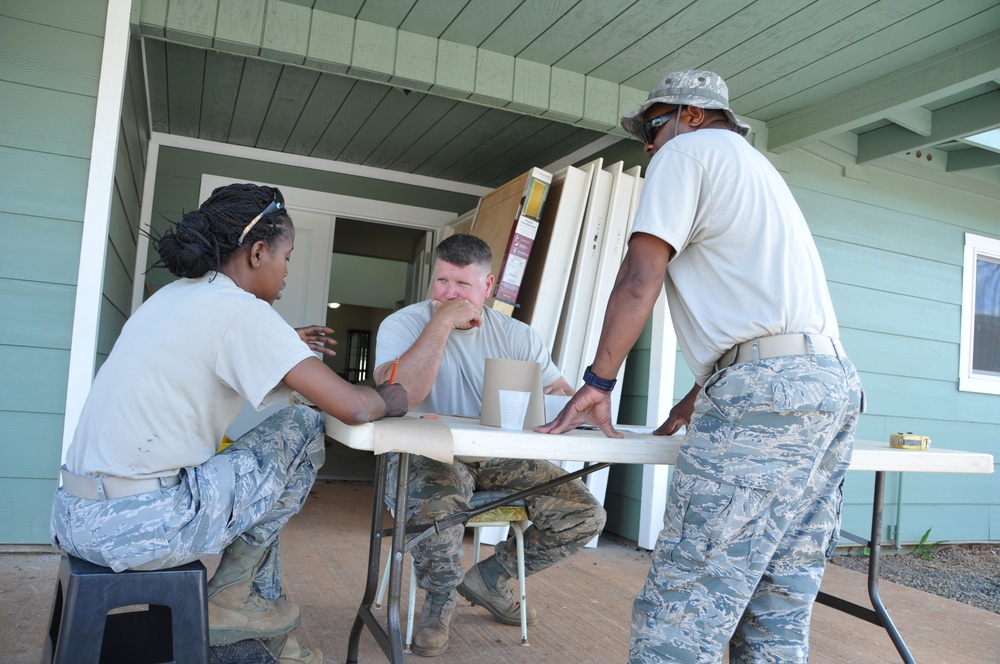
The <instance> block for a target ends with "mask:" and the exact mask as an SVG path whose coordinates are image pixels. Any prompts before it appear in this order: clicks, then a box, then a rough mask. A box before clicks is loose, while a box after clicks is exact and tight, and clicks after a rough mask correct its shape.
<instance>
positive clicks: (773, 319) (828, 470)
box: [537, 71, 863, 664]
mask: <svg viewBox="0 0 1000 664" xmlns="http://www.w3.org/2000/svg"><path fill="white" fill-rule="evenodd" d="M621 125H622V127H623V128H624V129H625V130H626V131H627V132H629V133H630V134H631V135H633V136H635V137H636V138H639V139H640V140H642V141H643V143H645V150H646V152H647V153H648V154H651V155H652V156H653V157H652V160H651V161H650V164H649V168H648V170H647V174H646V186H645V188H644V189H643V192H642V199H641V201H640V204H639V209H638V211H637V213H636V218H635V223H634V225H633V227H632V235H631V238H630V240H629V247H628V252H627V254H626V256H625V259H624V261H623V263H622V266H621V269H620V270H619V272H618V276H617V278H616V281H615V286H614V289H613V291H612V294H611V298H610V301H609V303H608V308H607V314H606V315H605V318H604V328H603V331H602V333H601V339H600V345H599V347H598V349H597V356H596V358H595V359H594V363H593V365H591V366H590V367H589V368H588V370H587V373H586V374H585V376H584V382H586V383H587V385H585V386H584V387H583V388H581V389H580V391H578V392H577V394H576V396H575V397H574V398H573V400H572V401H571V402H570V403H569V404H568V405H567V406H566V408H564V409H563V411H562V412H561V413H560V415H559V417H558V418H556V420H555V421H554V422H552V423H550V424H548V425H545V426H543V427H539V428H538V429H537V430H539V431H544V432H549V433H562V432H564V431H567V430H569V429H571V428H573V427H574V426H575V425H576V424H578V423H580V422H584V421H586V422H589V423H592V424H596V425H599V426H600V427H601V430H602V431H604V433H605V434H606V435H608V436H611V437H620V436H621V434H619V433H618V432H617V431H615V429H614V427H613V425H612V422H611V405H610V399H609V390H610V389H611V387H612V386H613V384H614V381H612V380H607V379H605V378H601V377H602V376H615V375H617V374H618V370H619V368H620V367H621V364H622V362H623V361H624V360H625V355H626V354H627V353H628V351H629V349H630V348H631V347H632V345H633V343H634V342H635V340H636V339H637V338H638V336H639V333H640V332H641V331H642V329H643V327H644V325H645V323H646V320H647V318H648V317H649V314H650V312H651V311H652V309H653V305H654V303H655V301H656V297H657V295H658V294H659V290H660V284H661V283H663V284H665V286H666V291H667V298H668V301H669V305H670V313H671V317H672V319H673V323H674V328H675V330H676V332H677V339H678V341H679V343H680V347H681V351H682V352H683V354H684V358H685V360H686V361H687V363H688V365H689V366H690V368H691V370H692V371H693V373H694V375H695V385H694V387H693V388H692V389H691V391H690V392H689V393H688V394H687V396H685V397H684V398H683V399H682V400H681V401H680V402H679V403H678V404H677V405H676V406H674V408H673V409H672V410H671V411H670V415H669V417H668V418H667V421H666V422H664V423H663V424H662V425H661V426H660V427H659V428H658V429H657V430H656V431H655V433H657V434H660V435H670V434H673V433H675V432H676V431H677V430H678V429H679V428H680V427H681V426H682V425H687V437H686V439H685V442H684V443H683V445H682V446H681V452H680V456H679V457H678V460H677V467H676V470H675V472H674V476H673V481H672V483H671V486H670V495H669V499H668V503H667V510H666V515H665V517H664V529H663V531H662V532H661V533H660V536H659V539H658V541H657V543H656V548H655V550H654V552H653V558H652V565H651V568H650V571H649V576H648V578H647V580H646V584H645V587H644V588H643V589H642V591H641V592H640V593H639V596H638V597H637V598H636V601H635V605H634V607H633V613H632V640H631V648H630V651H629V661H631V662H633V663H639V662H664V661H669V662H719V661H721V660H722V653H723V650H724V648H725V647H726V645H727V643H728V644H729V656H730V661H731V662H733V663H734V664H735V663H736V662H759V661H768V662H805V661H806V660H807V658H808V654H809V646H808V637H809V621H810V614H811V609H812V604H813V601H814V599H815V597H816V593H817V592H818V590H819V585H820V581H821V579H822V576H823V570H824V568H825V565H826V558H827V557H828V555H829V554H830V553H831V552H832V550H833V547H834V546H835V545H836V541H837V532H838V526H839V519H840V503H841V482H842V480H843V478H844V474H845V472H846V471H847V467H848V465H849V462H850V457H851V448H852V445H853V441H854V428H855V425H856V423H857V418H858V415H859V413H860V412H861V411H862V403H863V396H862V391H861V384H860V381H859V380H858V376H857V374H856V373H855V370H854V366H853V365H852V364H851V362H850V360H848V359H847V357H846V356H845V355H844V351H843V348H842V347H841V345H840V342H839V341H838V336H839V332H838V327H837V319H836V316H835V315H834V312H833V306H832V305H831V302H830V295H829V293H828V291H827V286H826V278H825V276H824V273H823V267H822V265H821V263H820V259H819V255H818V253H817V251H816V246H815V244H814V243H813V240H812V236H811V235H810V233H809V228H808V227H807V225H806V222H805V219H804V217H803V216H802V212H801V211H800V210H799V208H798V205H796V203H795V199H794V198H793V197H792V194H791V192H790V191H789V189H788V186H787V185H786V184H785V182H784V181H783V180H782V178H781V176H780V175H779V174H778V172H777V171H776V170H775V169H774V168H773V167H772V166H771V164H770V163H769V162H768V160H767V159H766V158H765V157H764V156H763V155H762V154H760V153H759V152H757V151H756V150H755V149H754V148H753V147H751V146H750V145H749V144H748V143H747V142H746V141H745V140H744V139H743V138H742V137H743V136H746V134H747V133H748V132H749V131H750V127H749V126H748V125H747V124H745V123H743V122H741V121H740V120H738V119H737V118H736V116H735V115H734V114H733V112H732V111H731V110H730V109H729V92H728V89H727V88H726V84H725V83H724V82H723V80H722V79H721V78H720V77H719V76H718V75H717V74H714V73H712V72H707V71H684V72H675V73H672V74H668V75H667V76H666V77H665V78H664V79H663V80H662V81H661V82H660V83H659V85H657V87H656V88H655V89H654V90H653V91H652V92H650V94H649V97H648V99H647V100H646V101H645V102H644V103H643V104H642V105H641V106H640V107H639V108H638V109H637V110H636V111H634V112H632V113H629V114H627V115H624V116H623V117H622V119H621Z"/></svg>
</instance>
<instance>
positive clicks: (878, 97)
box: [767, 30, 1000, 152]
mask: <svg viewBox="0 0 1000 664" xmlns="http://www.w3.org/2000/svg"><path fill="white" fill-rule="evenodd" d="M997 63H1000V30H996V31H994V32H991V33H989V34H987V35H983V36H982V37H980V38H978V39H975V40H973V41H970V42H969V43H967V44H963V45H962V46H961V47H959V48H955V49H951V50H949V51H946V52H944V53H939V54H938V55H936V56H934V57H932V58H928V59H926V60H924V61H922V62H918V63H916V64H913V65H910V66H908V67H905V68H903V69H900V70H898V71H896V72H893V73H891V74H887V75H885V76H881V77H879V78H877V79H874V80H872V81H869V82H868V83H866V84H864V85H861V86H859V87H857V88H856V89H855V90H854V91H853V92H852V93H848V94H840V95H837V96H836V97H832V98H829V99H824V100H823V101H821V102H817V103H815V104H811V105H810V106H808V107H806V108H803V109H800V110H797V111H794V112H792V113H788V114H786V115H784V116H781V117H779V118H776V119H774V120H772V121H771V122H768V123H767V128H768V146H767V148H768V149H769V150H770V151H772V152H784V151H786V150H791V149H794V148H797V147H801V146H803V145H806V144H808V143H812V142H814V141H818V140H822V139H825V138H829V137H831V136H834V135H836V134H840V133H843V132H845V131H850V130H852V129H855V128H857V127H862V126H864V125H866V124H870V123H872V122H877V121H878V120H882V119H885V118H886V117H889V116H890V115H892V114H893V113H895V112H897V111H900V110H903V111H906V110H910V109H914V108H917V107H920V106H924V105H926V104H929V103H931V102H934V101H936V100H938V99H943V98H946V97H948V96H950V95H953V94H957V93H960V92H962V91H964V90H967V89H969V88H971V87H974V86H976V85H982V84H984V83H990V82H991V81H994V80H996V79H997V78H998V77H1000V67H998V66H997ZM900 129H901V128H900ZM902 131H906V130H902ZM909 133H912V132H909Z"/></svg>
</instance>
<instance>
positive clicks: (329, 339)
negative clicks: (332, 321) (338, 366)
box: [295, 325, 337, 357]
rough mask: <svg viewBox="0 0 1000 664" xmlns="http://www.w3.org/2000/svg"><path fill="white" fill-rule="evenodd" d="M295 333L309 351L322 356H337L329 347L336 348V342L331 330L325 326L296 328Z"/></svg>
mask: <svg viewBox="0 0 1000 664" xmlns="http://www.w3.org/2000/svg"><path fill="white" fill-rule="evenodd" d="M295 331H296V332H298V334H299V339H302V341H304V342H305V343H306V345H307V346H309V350H312V351H315V352H317V353H322V354H323V355H329V356H330V357H333V356H334V355H336V354H337V352H336V351H335V350H333V348H332V347H331V346H336V345H337V341H336V340H335V339H334V338H333V336H332V335H333V328H332V327H326V326H325V325H309V326H306V327H297V328H295Z"/></svg>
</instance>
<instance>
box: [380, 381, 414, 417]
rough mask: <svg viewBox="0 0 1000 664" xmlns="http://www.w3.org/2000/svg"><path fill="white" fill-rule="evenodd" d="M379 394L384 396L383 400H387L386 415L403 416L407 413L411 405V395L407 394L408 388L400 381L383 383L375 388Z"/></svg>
mask: <svg viewBox="0 0 1000 664" xmlns="http://www.w3.org/2000/svg"><path fill="white" fill-rule="evenodd" d="M375 391H376V392H378V395H379V396H380V397H382V401H384V402H385V409H386V412H385V417H402V416H403V415H406V410H407V407H408V405H409V400H410V398H409V396H408V395H407V394H406V388H404V387H403V386H402V385H400V384H399V383H392V384H390V383H387V382H386V383H382V384H381V385H379V386H378V387H376V388H375Z"/></svg>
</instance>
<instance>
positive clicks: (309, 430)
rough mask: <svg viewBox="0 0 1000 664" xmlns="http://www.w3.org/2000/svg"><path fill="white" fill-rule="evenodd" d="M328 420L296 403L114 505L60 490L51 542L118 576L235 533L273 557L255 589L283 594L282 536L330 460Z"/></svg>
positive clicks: (209, 546)
mask: <svg viewBox="0 0 1000 664" xmlns="http://www.w3.org/2000/svg"><path fill="white" fill-rule="evenodd" d="M324 444H325V439H324V436H323V419H322V417H321V416H320V415H319V414H318V413H316V412H314V411H313V410H311V409H310V408H308V407H306V406H291V407H289V408H285V409H282V410H281V411H279V412H277V413H275V414H273V415H271V416H270V417H268V418H267V419H266V420H264V421H263V422H262V423H261V424H259V425H257V427H256V428H254V429H251V430H250V431H248V432H247V433H246V434H244V435H243V436H241V437H240V438H239V440H237V441H236V442H234V443H233V444H232V445H230V446H229V447H227V448H226V449H225V450H223V451H222V452H220V453H219V454H216V455H215V456H213V457H212V458H211V459H209V460H208V461H206V462H205V463H203V464H202V465H200V466H197V467H193V468H182V469H181V472H180V478H181V482H180V484H178V485H177V486H174V487H171V488H169V489H164V490H162V491H151V492H149V493H141V494H138V495H135V496H126V497H124V498H115V499H111V500H87V499H84V498H77V497H76V496H73V495H70V494H68V493H66V492H65V491H63V490H62V489H61V488H60V489H59V490H58V491H57V492H56V497H55V502H54V504H53V507H52V521H51V534H52V540H53V543H54V544H55V545H56V546H57V547H59V548H60V549H62V550H64V551H66V552H67V553H69V554H71V555H74V556H77V557H78V558H83V559H85V560H89V561H91V562H93V563H96V564H98V565H104V566H106V567H111V568H112V569H114V570H115V571H117V572H120V571H122V570H125V569H141V570H151V569H163V568H167V567H175V566H177V565H183V564H185V563H188V562H191V561H192V560H197V559H199V558H201V557H202V556H205V555H207V554H215V553H219V552H220V551H222V550H223V549H224V548H225V547H226V546H228V545H229V544H230V543H232V542H233V540H235V539H236V538H237V537H242V539H244V540H245V541H246V542H248V543H250V544H252V545H254V546H260V547H269V548H270V551H269V553H268V555H267V557H266V559H265V561H264V563H263V564H262V565H261V568H260V570H259V571H258V573H257V576H256V579H255V584H256V589H257V592H258V593H259V594H260V595H261V596H262V597H264V598H265V599H277V598H279V597H281V566H280V563H279V561H278V546H277V545H278V535H279V533H280V531H281V529H282V528H283V527H284V526H285V524H286V523H288V519H290V518H291V517H292V516H293V515H294V514H296V513H298V511H299V510H300V509H302V505H303V504H305V500H306V497H307V496H308V495H309V489H310V488H311V487H312V485H313V482H314V481H315V479H316V471H317V470H318V469H319V467H320V466H322V465H323V461H324V458H325V450H324Z"/></svg>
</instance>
